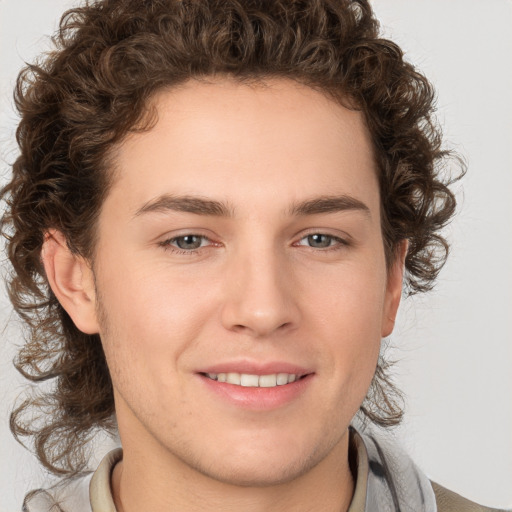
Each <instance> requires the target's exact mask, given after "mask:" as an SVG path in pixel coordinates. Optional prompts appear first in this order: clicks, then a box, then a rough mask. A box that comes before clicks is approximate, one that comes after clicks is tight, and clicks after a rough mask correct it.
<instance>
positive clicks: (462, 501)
mask: <svg viewBox="0 0 512 512" xmlns="http://www.w3.org/2000/svg"><path fill="white" fill-rule="evenodd" d="M431 484H432V488H433V489H434V494H435V496H436V503H437V510H438V512H506V511H505V510H499V509H496V508H488V507H483V506H482V505H477V504H476V503H474V502H472V501H469V500H467V499H466V498H463V497H462V496H460V495H459V494H457V493H455V492H453V491H450V490H448V489H445V488H444V487H442V486H441V485H439V484H436V483H435V482H431Z"/></svg>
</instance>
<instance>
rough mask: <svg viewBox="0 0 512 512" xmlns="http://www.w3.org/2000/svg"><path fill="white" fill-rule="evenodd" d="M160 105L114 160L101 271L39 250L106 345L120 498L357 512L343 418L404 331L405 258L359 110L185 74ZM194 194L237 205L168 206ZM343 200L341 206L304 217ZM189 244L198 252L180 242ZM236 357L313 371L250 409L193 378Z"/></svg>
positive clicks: (292, 86)
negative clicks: (387, 235) (383, 218)
mask: <svg viewBox="0 0 512 512" xmlns="http://www.w3.org/2000/svg"><path fill="white" fill-rule="evenodd" d="M153 106H154V107H155V108H156V111H157V112H158V121H157V123H156V124H155V126H154V127H153V128H151V129H150V130H149V131H147V132H145V133H137V134H132V135H130V136H128V137H127V138H126V140H125V141H124V142H123V143H122V144H120V145H119V147H117V148H116V150H115V152H114V162H115V180H114V184H113V186H112V189H111V191H110V192H109V194H108V196H107V198H106V200H105V203H104V205H103V207H102V210H101V213H100V217H99V224H98V245H97V247H96V251H95V258H94V262H93V263H91V262H87V261H84V260H82V259H81V258H79V257H77V256H75V255H72V254H70V252H69V251H68V249H67V247H66V244H65V241H64V239H63V237H62V235H61V234H60V233H59V232H57V231H51V232H49V234H48V236H47V240H46V243H45V246H44V250H43V261H44V263H45V267H46V271H47V275H48V277H49V280H50V283H51V286H52V288H53V290H54V292H55V293H56V295H57V297H58V298H59V300H60V301H61V303H62V304H63V306H64V307H65V308H66V310H67V311H68V313H69V314H70V315H71V317H72V318H73V320H74V322H75V323H76V325H77V326H78V327H79V328H80V329H81V330H83V331H84V332H88V333H94V332H99V333H100V335H101V338H102V342H103V345H104V350H105V353H106V357H107V362H108V365H109V368H110V371H111V375H112V380H113V385H114V392H115V404H116V412H117V420H118V425H119V433H120V437H121V441H122V444H123V448H124V459H123V461H122V463H119V464H118V465H117V466H116V468H115V470H114V475H113V480H112V487H113V493H114V498H115V501H116V506H117V508H118V510H120V511H121V510H122V511H125V512H131V511H136V510H180V511H196V510H201V511H204V510H226V511H229V510H245V511H254V512H255V511H266V510H282V511H287V510H290V511H292V510H293V511H295V512H296V511H306V510H322V511H331V510H332V511H339V510H347V509H348V507H349V504H350V500H351V497H352V495H353V491H354V481H353V476H352V473H351V471H350V468H349V464H348V426H349V424H350V421H351V420H352V418H353V416H354V414H355V413H356V412H357V410H358V408H359V406H360V405H361V403H362V401H363V399H364V397H365V395H366V393H367V390H368V387H369V385H370V382H371V379H372V377H373V374H374V371H375V367H376V364H377V359H378V354H379V349H380V342H381V339H382V337H385V336H387V335H389V334H390V333H391V331H392V329H393V324H394V319H395V316H396V312H397V308H398V304H399V301H400V295H401V289H402V269H403V258H404V257H405V251H406V245H405V243H404V244H402V247H401V250H400V251H399V257H398V258H397V259H396V261H395V262H394V263H393V264H392V265H391V266H390V267H389V269H388V268H387V266H386V261H385V256H384V248H383V240H382V235H381V224H380V208H379V204H380V198H379V189H378V182H377V171H376V168H375V163H374V159H373V153H372V146H371V142H370V139H369V136H368V133H367V130H366V127H365V124H364V121H363V118H362V116H361V114H360V113H359V112H357V111H353V110H348V109H346V108H344V107H342V106H340V105H338V104H336V103H334V102H333V101H332V100H330V99H327V98H326V97H325V96H324V95H322V94H321V93H319V92H316V91H313V90H312V89H310V88H308V87H305V86H302V85H298V84H296V83H294V82H291V81H287V80H277V79H276V80H272V81H269V82H267V83H266V85H264V86H263V85H261V84H260V85H252V86H249V85H242V84H238V83H235V82H233V81H230V80H228V79H218V80H215V81H213V82H211V83H208V84H206V83H200V82H195V81H194V82H189V83H187V84H185V85H184V86H182V87H180V88H177V89H173V90H168V91H162V92H160V93H159V94H158V95H157V96H156V97H155V98H154V99H153ZM162 195H166V196H165V197H164V198H163V199H162ZM183 196H186V197H194V198H200V199H201V200H205V199H207V200H210V201H217V202H220V203H222V205H224V206H225V209H226V212H224V213H226V214H227V215H218V213H219V212H214V213H216V214H212V212H210V213H209V214H205V212H204V211H203V212H202V213H201V212H199V213H198V212H196V213H191V212H184V211H175V210H174V209H173V208H170V207H169V206H172V205H170V202H169V200H168V199H169V197H172V198H176V197H183ZM332 197H337V198H339V197H342V198H344V201H345V202H344V203H343V205H344V207H342V208H340V207H339V203H340V202H339V200H338V201H337V203H336V204H337V205H338V206H336V208H333V206H332V204H331V206H330V208H328V211H324V212H321V211H320V212H319V211H314V209H313V210H312V209H311V208H309V210H308V209H307V208H304V207H303V208H302V210H303V211H301V212H297V211H294V207H296V206H297V205H298V204H301V203H302V204H303V203H305V202H308V201H311V200H315V199H318V198H324V199H325V198H332ZM331 203H332V202H331ZM155 204H157V205H158V207H155ZM347 204H349V205H351V207H349V208H347ZM354 205H356V206H357V207H354ZM303 206H304V204H303ZM296 209H297V208H295V210H296ZM305 210H307V211H305ZM315 234H316V235H323V236H317V237H316V238H315V237H314V238H311V235H315ZM186 235H196V236H198V237H203V238H198V239H194V240H195V241H197V240H199V243H200V247H199V248H197V249H196V250H191V249H190V248H189V246H186V248H185V249H183V245H184V242H186V241H190V240H191V239H183V238H178V237H183V236H186ZM308 237H309V238H308ZM179 244H181V245H182V248H179V247H178V245H179ZM192 245H193V244H192ZM226 361H245V362H247V363H248V364H263V363H268V362H275V361H279V362H286V363H289V364H292V365H296V366H299V367H301V368H304V369H307V371H308V372H309V373H308V375H309V377H308V381H307V384H306V385H305V386H304V387H303V389H302V390H301V392H300V393H298V394H297V395H296V396H294V397H293V399H291V400H288V401H286V402H285V403H284V404H281V405H279V406H276V407H268V406H265V407H255V406H245V405H244V404H240V403H234V402H233V401H230V400H225V399H223V398H222V397H219V396H218V395H216V394H215V393H212V392H211V391H210V389H209V388H208V385H206V383H205V378H204V377H203V376H201V375H200V374H199V373H198V372H200V371H201V370H203V369H204V368H207V367H210V366H211V365H215V364H224V363H225V362H226ZM253 405H254V404H253Z"/></svg>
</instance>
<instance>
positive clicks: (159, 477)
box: [112, 431, 354, 512]
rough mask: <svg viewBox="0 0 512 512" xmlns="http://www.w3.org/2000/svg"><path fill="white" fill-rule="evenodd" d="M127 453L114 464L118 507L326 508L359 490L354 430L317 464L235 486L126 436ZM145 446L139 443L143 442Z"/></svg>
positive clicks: (257, 511) (344, 503) (335, 507)
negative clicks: (352, 451)
mask: <svg viewBox="0 0 512 512" xmlns="http://www.w3.org/2000/svg"><path fill="white" fill-rule="evenodd" d="M123 445H124V456H123V460H122V462H120V463H118V464H117V465H116V467H115V468H114V471H113V475H112V491H113V496H114V502H115V505H116V509H117V511H118V512H135V511H138V510H180V511H183V512H199V511H201V512H207V511H216V510H223V511H225V512H231V511H233V512H234V511H237V512H238V511H240V510H244V511H247V512H266V511H273V510H280V511H283V512H292V511H293V512H305V511H311V510H322V511H325V512H331V511H332V512H340V511H342V512H344V511H347V510H348V508H349V506H350V502H351V500H352V496H353V493H354V478H353V476H352V472H351V470H350V466H349V454H348V451H349V433H348V431H347V432H346V433H345V435H344V436H343V438H342V439H341V440H340V441H339V443H338V444H337V445H336V446H335V447H334V448H333V449H332V450H331V451H330V452H329V454H328V455H327V456H326V457H325V458H324V459H323V460H321V461H320V462H319V463H318V464H317V465H316V466H314V467H313V468H312V469H310V470H309V471H307V472H306V473H304V474H302V475H299V476H297V477H296V478H293V479H291V480H288V481H285V482H280V483H276V484H275V485H265V486H255V487H251V486H249V485H244V486H240V485H233V484H231V483H227V482H222V481H218V480H215V479H214V478H211V477H210V476H207V475H204V474H202V473H200V472H198V471H196V470H195V469H194V468H191V467H190V466H189V465H187V464H185V463H183V462H182V461H181V460H179V459H177V458H176V457H174V456H173V455H172V454H169V453H168V452H167V451H166V450H165V449H164V448H163V447H162V446H160V445H158V447H155V448H156V450H154V451H153V450H150V449H149V450H148V449H147V448H148V447H147V446H146V447H145V448H146V449H144V450H138V449H137V443H130V442H127V443H125V441H124V440H123ZM139 446H140V445H139Z"/></svg>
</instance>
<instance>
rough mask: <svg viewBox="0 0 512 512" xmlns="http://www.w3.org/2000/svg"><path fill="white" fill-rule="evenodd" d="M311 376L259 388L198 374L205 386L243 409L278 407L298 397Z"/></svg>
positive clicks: (304, 389) (308, 383) (307, 384)
mask: <svg viewBox="0 0 512 512" xmlns="http://www.w3.org/2000/svg"><path fill="white" fill-rule="evenodd" d="M313 376H314V374H309V375H306V376H305V377H302V378H301V379H299V380H296V381H295V382H291V383H290V384H284V385H282V386H274V387H271V388H260V387H244V386H237V385H236V384H228V383H226V382H219V381H216V380H213V379H210V378H208V377H206V376H205V375H202V374H199V377H200V378H201V380H202V381H203V382H204V384H205V385H206V386H207V388H208V389H209V390H210V391H212V392H213V393H215V394H216V395H217V396H218V397H220V398H221V399H222V400H224V401H227V402H230V403H231V404H233V405H236V406H238V407H241V408H244V409H253V410H261V411H264V410H272V409H278V408H279V407H283V406H285V405H287V404H289V403H291V402H293V401H294V400H296V399H297V398H299V397H300V396H301V395H302V394H303V393H304V392H305V391H306V389H307V387H308V386H309V385H310V383H311V381H312V379H313Z"/></svg>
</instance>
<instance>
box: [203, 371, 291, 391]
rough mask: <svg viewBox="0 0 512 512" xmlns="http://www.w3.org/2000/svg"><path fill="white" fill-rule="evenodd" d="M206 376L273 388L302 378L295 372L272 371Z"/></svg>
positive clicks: (222, 380) (229, 381)
mask: <svg viewBox="0 0 512 512" xmlns="http://www.w3.org/2000/svg"><path fill="white" fill-rule="evenodd" d="M205 375H206V377H208V378H209V379H211V380H216V381H218V382H225V383H227V384H234V385H235V386H242V387H247V388H273V387H276V386H284V385H285V384H290V383H292V382H295V381H296V380H298V379H299V378H300V376H299V375H296V374H294V373H272V374H269V375H254V374H250V373H234V372H230V373H206V374H205Z"/></svg>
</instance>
